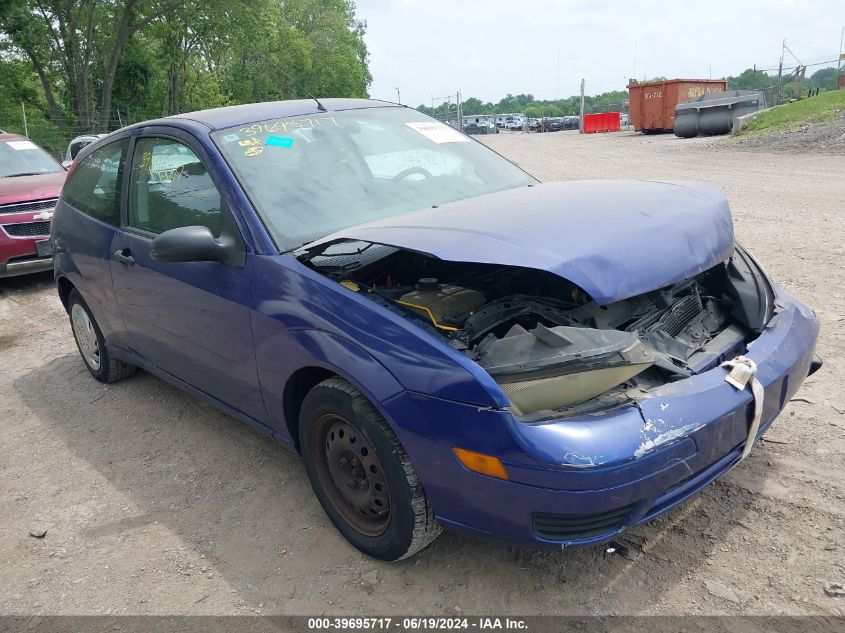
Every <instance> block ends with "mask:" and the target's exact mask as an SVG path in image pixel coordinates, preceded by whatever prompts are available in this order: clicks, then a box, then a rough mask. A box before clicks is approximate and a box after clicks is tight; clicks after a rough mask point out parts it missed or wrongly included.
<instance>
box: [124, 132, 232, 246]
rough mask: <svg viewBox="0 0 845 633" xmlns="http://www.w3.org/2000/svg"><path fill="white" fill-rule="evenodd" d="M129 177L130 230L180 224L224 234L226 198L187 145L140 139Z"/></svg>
mask: <svg viewBox="0 0 845 633" xmlns="http://www.w3.org/2000/svg"><path fill="white" fill-rule="evenodd" d="M131 173H132V181H131V190H130V193H129V221H128V224H129V226H131V227H134V228H137V229H141V230H143V231H147V232H150V233H156V234H158V233H163V232H164V231H167V230H170V229H175V228H178V227H181V226H206V227H208V228H209V229H210V230H211V232H212V234H213V235H214V236H215V237H219V236H220V216H221V213H222V211H223V207H224V203H223V200H222V199H221V197H220V193H219V192H218V190H217V187H215V186H214V181H213V180H212V179H211V175H210V174H209V173H208V170H207V169H206V168H205V165H203V163H202V161H201V160H200V159H199V157H198V156H197V155H196V154H195V153H194V152H193V151H192V150H191V149H190V148H189V147H187V146H186V145H183V144H182V143H180V142H178V141H174V140H172V139H166V138H150V137H147V138H141V139H139V140H138V141H137V142H136V144H135V152H134V155H133V159H132V172H131Z"/></svg>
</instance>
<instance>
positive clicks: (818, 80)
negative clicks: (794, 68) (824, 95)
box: [807, 67, 838, 91]
mask: <svg viewBox="0 0 845 633" xmlns="http://www.w3.org/2000/svg"><path fill="white" fill-rule="evenodd" d="M837 74H838V73H837V72H836V68H833V67H831V68H822V69H820V70H817V71H816V72H814V73H813V74H812V75H810V78H809V79H808V80H807V87H808V88H812V89H813V90H815V89H816V88H818V89H819V90H821V91H825V90H836V77H837Z"/></svg>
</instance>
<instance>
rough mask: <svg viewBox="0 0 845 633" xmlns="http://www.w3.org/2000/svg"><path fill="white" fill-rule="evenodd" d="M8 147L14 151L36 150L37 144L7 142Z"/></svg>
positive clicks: (30, 142)
mask: <svg viewBox="0 0 845 633" xmlns="http://www.w3.org/2000/svg"><path fill="white" fill-rule="evenodd" d="M6 145H8V146H9V147H11V148H12V149H17V150H21V149H35V143H33V142H32V141H6Z"/></svg>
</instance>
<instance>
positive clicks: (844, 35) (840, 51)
mask: <svg viewBox="0 0 845 633" xmlns="http://www.w3.org/2000/svg"><path fill="white" fill-rule="evenodd" d="M843 37H845V26H843V27H842V32H841V33H840V34H839V59H838V60H836V80H837V82H838V81H839V73H840V72H841V71H840V67H841V66H842V38H843Z"/></svg>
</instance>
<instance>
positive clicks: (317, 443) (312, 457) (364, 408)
mask: <svg viewBox="0 0 845 633" xmlns="http://www.w3.org/2000/svg"><path fill="white" fill-rule="evenodd" d="M299 440H300V446H301V448H302V457H303V460H304V463H305V470H306V471H307V473H308V478H309V479H310V481H311V486H312V487H313V488H314V492H315V493H316V495H317V499H318V500H319V501H320V505H322V506H323V510H325V512H326V514H327V515H328V517H329V519H331V521H332V523H334V525H335V527H336V528H337V529H338V530H339V531H340V533H341V534H343V536H344V537H346V539H347V540H348V541H349V542H350V543H352V545H354V546H355V547H357V548H358V549H359V550H361V551H362V552H364V553H365V554H367V555H369V556H372V557H373V558H378V559H380V560H386V561H394V560H400V559H402V558H407V557H409V556H412V555H414V554H416V553H417V552H418V551H420V550H421V549H423V548H424V547H426V546H427V545H429V544H430V543H431V542H432V541H433V540H434V539H435V538H437V536H438V535H439V534H440V532H441V528H440V525H439V524H438V523H437V521H436V520H435V518H434V512H433V511H432V509H431V506H429V504H428V500H427V499H426V496H425V491H424V490H423V487H422V484H421V483H420V481H419V478H418V477H417V473H416V471H415V470H414V467H413V465H412V464H411V460H410V458H409V457H408V455H407V453H406V452H405V449H404V448H403V447H402V445H401V444H400V443H399V440H398V439H397V437H396V435H395V434H394V433H393V430H392V429H391V428H390V426H389V425H388V424H387V422H386V421H385V419H384V418H383V417H382V416H381V415H380V414H379V412H378V411H377V410H376V408H375V407H374V406H373V405H372V403H370V401H369V400H367V398H366V397H364V395H363V394H362V393H361V392H360V391H358V390H357V389H356V388H355V387H353V386H352V385H351V384H349V383H348V382H346V381H345V380H342V379H340V378H329V379H328V380H324V381H323V382H321V383H320V384H318V385H317V386H316V387H314V388H313V389H312V390H311V391H310V392H308V395H307V396H306V397H305V400H304V401H303V403H302V411H301V414H300V424H299Z"/></svg>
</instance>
